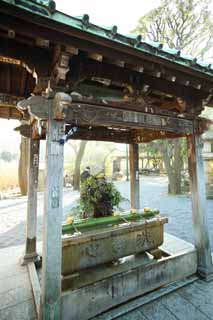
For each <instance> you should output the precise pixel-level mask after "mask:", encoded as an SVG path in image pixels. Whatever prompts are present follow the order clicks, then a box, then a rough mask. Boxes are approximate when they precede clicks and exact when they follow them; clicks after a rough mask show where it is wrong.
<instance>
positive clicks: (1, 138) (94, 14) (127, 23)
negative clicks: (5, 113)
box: [0, 0, 160, 152]
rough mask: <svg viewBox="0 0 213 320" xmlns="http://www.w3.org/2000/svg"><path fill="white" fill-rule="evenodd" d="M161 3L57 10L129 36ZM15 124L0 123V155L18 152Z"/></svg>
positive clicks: (63, 3) (66, 5) (73, 4)
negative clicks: (83, 16)
mask: <svg viewBox="0 0 213 320" xmlns="http://www.w3.org/2000/svg"><path fill="white" fill-rule="evenodd" d="M159 3H160V0H131V2H129V1H123V0H122V1H121V0H114V1H112V0H108V1H101V0H77V1H70V0H56V8H57V10H59V11H62V12H64V13H66V14H69V15H72V16H82V15H83V14H85V13H87V14H89V16H90V21H91V22H92V23H94V24H101V25H106V26H111V25H117V27H118V31H119V32H121V33H127V34H128V33H130V31H131V30H133V29H134V28H135V27H136V24H137V21H138V19H139V18H140V17H141V16H142V15H144V14H146V13H147V12H148V11H150V10H151V9H153V8H155V7H157V6H158V5H159ZM18 125H19V123H18V122H17V121H12V120H9V121H8V120H2V119H0V151H1V150H2V149H3V148H7V149H8V150H10V151H14V152H18V150H19V140H20V137H19V134H18V133H17V132H14V131H13V129H14V128H15V127H16V126H18Z"/></svg>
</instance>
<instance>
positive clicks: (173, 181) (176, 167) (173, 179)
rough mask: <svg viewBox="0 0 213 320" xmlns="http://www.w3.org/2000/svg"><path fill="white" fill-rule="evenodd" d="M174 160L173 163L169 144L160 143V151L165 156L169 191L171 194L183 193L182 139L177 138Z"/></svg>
mask: <svg viewBox="0 0 213 320" xmlns="http://www.w3.org/2000/svg"><path fill="white" fill-rule="evenodd" d="M173 142H174V161H173V166H172V165H171V157H170V155H169V154H168V146H167V145H160V146H159V148H160V152H161V154H162V157H163V161H164V165H165V169H166V172H167V174H168V179H169V188H168V192H169V193H171V194H181V168H182V157H181V140H180V139H175V140H174V141H173Z"/></svg>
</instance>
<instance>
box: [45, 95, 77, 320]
mask: <svg viewBox="0 0 213 320" xmlns="http://www.w3.org/2000/svg"><path fill="white" fill-rule="evenodd" d="M70 101H71V98H70V97H69V96H68V95H65V94H63V93H57V94H56V96H55V98H54V100H53V102H51V100H50V102H49V104H50V105H49V112H48V113H49V116H48V121H47V134H46V140H47V145H46V176H45V198H44V230H43V253H42V283H41V287H42V289H41V310H40V319H42V320H59V319H61V311H60V305H61V256H62V253H61V250H62V226H61V223H62V214H63V205H62V201H63V171H64V146H63V144H62V143H61V140H63V139H62V137H63V135H64V121H63V119H64V114H63V110H64V108H65V107H66V106H67V104H69V103H70Z"/></svg>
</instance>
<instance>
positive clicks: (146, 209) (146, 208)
mask: <svg viewBox="0 0 213 320" xmlns="http://www.w3.org/2000/svg"><path fill="white" fill-rule="evenodd" d="M143 211H144V212H149V211H151V209H150V208H149V207H145V208H143Z"/></svg>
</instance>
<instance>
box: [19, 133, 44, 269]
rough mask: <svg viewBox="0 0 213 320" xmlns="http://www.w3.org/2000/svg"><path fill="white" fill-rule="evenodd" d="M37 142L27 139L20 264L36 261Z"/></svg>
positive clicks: (38, 144) (38, 143) (38, 142)
mask: <svg viewBox="0 0 213 320" xmlns="http://www.w3.org/2000/svg"><path fill="white" fill-rule="evenodd" d="M39 146H40V141H39V140H33V139H32V137H30V139H29V166H28V202H27V226H26V244H25V253H24V257H23V260H22V264H26V263H28V262H32V261H37V259H38V254H37V251H36V230H37V191H38V171H39Z"/></svg>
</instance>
